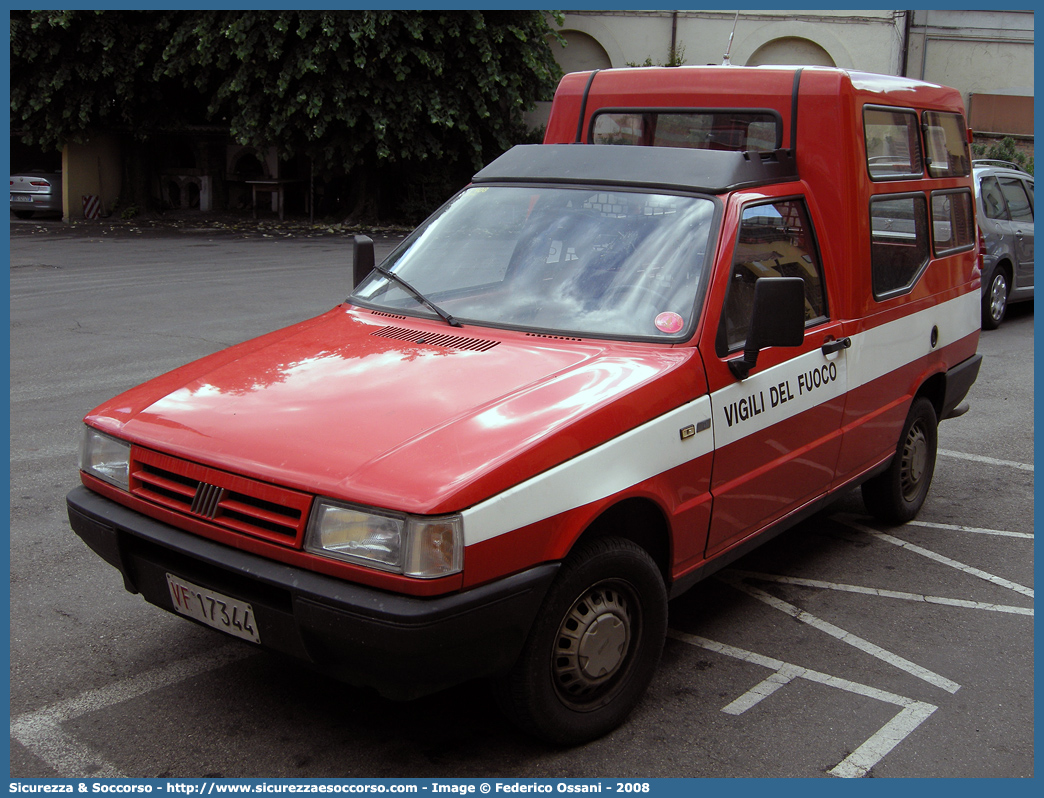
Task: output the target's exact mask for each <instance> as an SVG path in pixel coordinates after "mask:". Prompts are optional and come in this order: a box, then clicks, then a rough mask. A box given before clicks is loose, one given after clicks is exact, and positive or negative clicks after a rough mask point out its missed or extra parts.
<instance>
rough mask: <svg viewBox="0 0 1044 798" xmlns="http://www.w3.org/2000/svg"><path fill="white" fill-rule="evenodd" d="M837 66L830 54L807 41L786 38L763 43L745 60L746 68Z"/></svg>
mask: <svg viewBox="0 0 1044 798" xmlns="http://www.w3.org/2000/svg"><path fill="white" fill-rule="evenodd" d="M766 64H767V65H778V66H796V65H801V66H826V67H832V66H837V64H835V63H834V59H833V58H831V57H830V53H828V52H827V51H826V50H824V49H823V48H822V47H820V46H819V45H818V44H816V43H815V42H813V41H810V40H809V39H803V38H801V37H799V36H786V37H784V38H782V39H773V40H772V41H770V42H765V44H763V45H761V47H759V48H758V49H757V50H755V51H754V54H753V55H751V57H750V58H748V59H747V66H761V65H766Z"/></svg>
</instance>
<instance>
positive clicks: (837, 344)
mask: <svg viewBox="0 0 1044 798" xmlns="http://www.w3.org/2000/svg"><path fill="white" fill-rule="evenodd" d="M851 345H852V339H851V338H834V339H833V340H830V341H827V342H826V343H824V344H823V354H824V355H832V354H834V353H835V352H840V351H841V350H842V349H848V347H850V346H851Z"/></svg>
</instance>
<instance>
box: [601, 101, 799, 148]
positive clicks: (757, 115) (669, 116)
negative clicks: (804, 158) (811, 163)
mask: <svg viewBox="0 0 1044 798" xmlns="http://www.w3.org/2000/svg"><path fill="white" fill-rule="evenodd" d="M782 142H783V123H782V120H781V118H780V116H779V114H777V113H776V112H775V111H769V110H742V109H738V110H737V109H714V108H710V109H698V110H691V111H673V110H672V111H656V110H641V109H636V110H611V111H600V112H599V113H598V114H596V115H595V117H594V119H593V120H592V123H591V143H592V144H630V145H638V146H646V147H687V148H690V149H698V150H731V151H735V152H771V151H773V150H776V149H778V148H779V147H780V146H781V145H782Z"/></svg>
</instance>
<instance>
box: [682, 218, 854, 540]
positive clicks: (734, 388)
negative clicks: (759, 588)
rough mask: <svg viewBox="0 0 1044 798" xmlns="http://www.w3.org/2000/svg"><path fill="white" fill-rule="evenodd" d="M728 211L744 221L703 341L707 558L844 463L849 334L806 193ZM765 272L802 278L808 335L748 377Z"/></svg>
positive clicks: (818, 487)
mask: <svg viewBox="0 0 1044 798" xmlns="http://www.w3.org/2000/svg"><path fill="white" fill-rule="evenodd" d="M729 217H730V218H731V219H733V221H732V224H733V225H738V233H737V237H736V244H735V248H734V250H733V254H732V259H731V268H730V269H729V270H728V271H727V273H726V274H721V273H719V274H718V275H717V277H716V278H715V279H716V286H715V287H714V289H713V290H712V293H711V296H712V297H717V298H718V299H717V301H716V302H715V301H714V300H713V299H712V301H711V306H710V307H709V308H708V317H707V322H708V323H707V325H706V326H705V327H704V330H705V332H704V334H703V340H701V342H700V348H701V351H702V352H703V353H704V364H705V366H706V370H707V378H708V383H709V386H708V387H709V388H710V395H711V406H712V413H713V429H714V446H715V455H714V470H713V477H712V484H711V494H712V495H713V500H714V510H713V518H712V520H711V527H710V534H709V537H708V541H707V552H706V554H707V556H708V557H710V556H713V555H714V554H716V553H718V552H720V551H722V550H723V549H726V548H728V547H729V546H731V545H732V544H734V543H737V542H739V541H740V540H742V539H743V538H746V537H748V536H749V535H752V534H754V533H756V532H758V531H760V530H761V529H763V528H764V527H765V526H767V525H768V524H771V523H772V522H774V521H776V520H778V519H780V518H782V517H784V516H786V515H788V514H789V513H791V512H793V511H795V510H797V509H799V508H800V507H801V506H803V505H805V504H807V503H808V502H810V501H811V500H813V499H815V498H816V497H818V496H820V495H822V494H823V493H825V492H826V490H827V489H828V487H829V486H830V483H831V481H832V480H833V478H834V472H835V468H836V465H837V455H838V451H839V448H840V440H841V417H842V412H843V410H844V401H845V391H846V385H847V370H846V353H845V349H846V346H847V341H846V340H844V339H842V338H841V336H842V332H841V322H840V321H839V320H838V319H836V318H832V317H831V308H830V302H829V301H828V300H829V297H828V292H827V284H826V281H825V280H824V275H823V266H822V262H821V259H820V256H819V251H818V247H817V245H816V236H815V233H814V231H813V229H812V223H811V219H810V216H809V212H808V208H807V206H806V203H805V201H804V199H802V198H800V197H797V198H784V199H773V200H770V201H756V202H753V203H749V204H746V205H744V206H742V207H741V208H739V209H738V213H736V212H735V211H733V213H730V214H729ZM737 217H738V218H737ZM734 229H735V228H734ZM763 277H768V278H771V277H800V278H802V279H803V280H804V283H805V331H804V341H803V343H802V344H801V346H796V347H772V348H768V349H764V350H762V351H761V352H760V353H759V355H758V360H757V364H756V366H755V367H754V368H753V369H751V371H750V373H749V375H748V376H747V377H746V378H745V379H742V380H741V379H739V378H737V377H736V376H734V375H733V372H732V371H731V370H730V368H729V361H730V360H734V359H737V358H741V357H742V355H743V346H744V343H745V342H746V339H747V331H748V330H749V329H750V325H751V316H752V310H753V297H754V284H755V282H756V281H757V280H758V279H759V278H763ZM721 281H726V282H727V285H726V286H724V287H723V286H722V285H721V284H720V282H721Z"/></svg>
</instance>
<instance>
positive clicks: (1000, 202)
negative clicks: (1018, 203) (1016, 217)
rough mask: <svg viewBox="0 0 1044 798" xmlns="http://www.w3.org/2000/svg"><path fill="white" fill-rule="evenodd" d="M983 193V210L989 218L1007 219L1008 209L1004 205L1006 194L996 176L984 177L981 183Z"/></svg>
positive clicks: (980, 189) (980, 188)
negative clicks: (1003, 192) (1002, 191)
mask: <svg viewBox="0 0 1044 798" xmlns="http://www.w3.org/2000/svg"><path fill="white" fill-rule="evenodd" d="M979 193H980V194H981V195H982V212H983V213H984V214H986V218H987V219H1007V218H1008V209H1007V208H1005V207H1004V194H1002V193H1001V189H1000V184H999V183H998V182H997V178H995V177H984V178H983V179H982V180H981V181H980V183H979Z"/></svg>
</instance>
